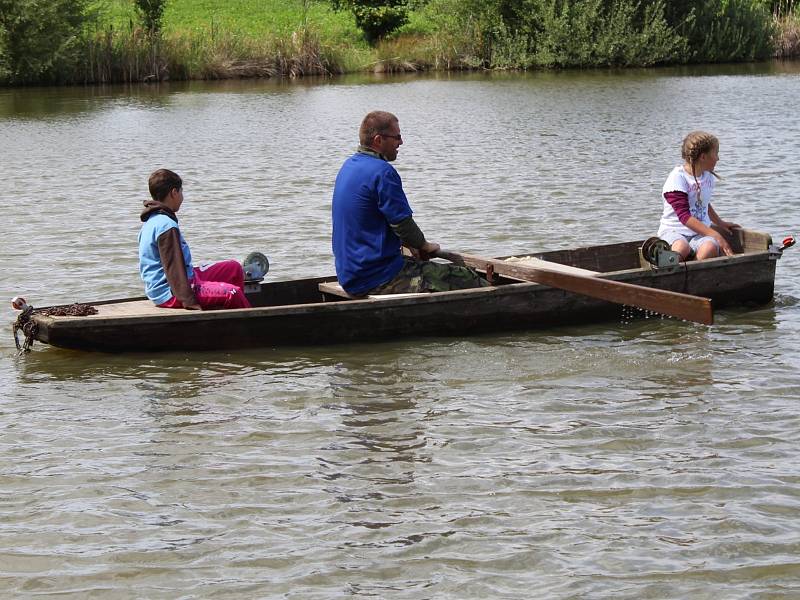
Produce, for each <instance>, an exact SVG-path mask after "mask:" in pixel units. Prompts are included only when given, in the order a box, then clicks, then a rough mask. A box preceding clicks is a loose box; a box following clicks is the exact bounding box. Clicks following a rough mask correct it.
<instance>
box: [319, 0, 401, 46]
mask: <svg viewBox="0 0 800 600" xmlns="http://www.w3.org/2000/svg"><path fill="white" fill-rule="evenodd" d="M332 4H333V5H334V7H335V8H336V9H340V8H346V9H349V10H350V11H351V12H352V13H353V16H355V18H356V25H358V27H359V28H360V29H361V31H363V32H364V37H365V38H366V39H367V41H368V42H369V43H370V44H373V43H375V42H376V41H377V40H379V39H381V38H383V37H385V36H387V35H388V34H390V33H392V32H393V31H395V30H396V29H397V28H399V27H400V26H402V25H403V24H405V23H406V22H407V21H408V3H407V0H332Z"/></svg>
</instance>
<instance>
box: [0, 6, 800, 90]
mask: <svg viewBox="0 0 800 600" xmlns="http://www.w3.org/2000/svg"><path fill="white" fill-rule="evenodd" d="M798 4H800V2H798ZM364 5H369V6H370V7H371V8H369V9H368V10H371V11H372V12H371V13H365V12H364V10H367V9H364V8H363V6H364ZM379 5H380V6H379ZM376 6H377V8H375V7H376ZM795 8H796V5H795V1H794V0H707V1H704V2H698V1H683V0H673V1H670V2H667V1H666V0H386V1H385V2H378V1H375V0H371V1H369V2H367V1H366V0H362V1H358V0H338V1H337V0H206V1H204V2H198V1H196V0H50V1H49V2H46V3H41V2H36V1H35V0H0V85H26V84H102V83H113V82H143V81H145V82H146V81H165V80H190V79H233V78H247V77H276V76H286V77H300V76H304V75H337V74H344V73H358V72H377V73H391V72H409V71H432V70H434V71H435V70H439V71H444V70H534V69H566V68H605V67H648V66H657V65H675V64H689V63H701V62H703V63H714V62H747V61H759V60H766V59H769V58H773V57H777V58H794V57H797V56H800V14H798V13H797V12H796V10H795ZM384 9H386V10H384ZM387 10H388V11H389V12H388V13H387V12H386V11H387ZM359 11H361V12H359ZM380 11H382V12H380ZM387 14H390V15H391V16H392V19H394V20H393V21H391V22H388V21H386V18H385V17H386V15H387ZM365 15H366V16H365ZM375 15H381V16H382V17H383V18H384V21H383V22H379V21H376V20H375V19H376V17H375ZM370 18H372V19H373V20H372V21H369V19H370ZM376 23H377V24H376ZM381 27H383V29H381Z"/></svg>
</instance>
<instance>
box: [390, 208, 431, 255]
mask: <svg viewBox="0 0 800 600" xmlns="http://www.w3.org/2000/svg"><path fill="white" fill-rule="evenodd" d="M390 225H391V227H392V231H394V232H395V234H397V237H399V238H400V243H401V244H403V246H405V247H406V248H408V249H409V250H411V252H412V254H414V256H415V257H417V258H421V259H422V260H427V259H428V258H429V255H430V254H433V253H435V252H436V251H437V250H439V244H435V243H433V242H428V241H426V240H425V235H424V234H423V233H422V230H421V229H420V228H419V226H418V225H417V223H416V222H415V221H414V218H413V217H408V218H407V219H403V220H402V221H400V222H399V223H390Z"/></svg>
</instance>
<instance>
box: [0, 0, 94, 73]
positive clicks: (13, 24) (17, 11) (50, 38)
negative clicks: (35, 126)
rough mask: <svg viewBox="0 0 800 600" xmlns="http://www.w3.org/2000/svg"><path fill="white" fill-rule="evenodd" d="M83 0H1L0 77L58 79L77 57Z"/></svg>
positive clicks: (84, 16) (83, 11) (79, 51)
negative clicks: (45, 0) (46, 0)
mask: <svg viewBox="0 0 800 600" xmlns="http://www.w3.org/2000/svg"><path fill="white" fill-rule="evenodd" d="M85 8H86V0H49V1H48V2H40V1H37V0H0V78H2V77H3V74H5V80H6V81H9V82H11V83H31V82H34V81H51V80H58V79H59V72H60V71H61V70H68V69H69V68H71V66H72V65H73V64H74V63H76V62H77V61H78V60H79V58H80V53H81V43H82V41H81V33H82V30H83V27H84V24H85V21H86V19H87V17H86V15H85Z"/></svg>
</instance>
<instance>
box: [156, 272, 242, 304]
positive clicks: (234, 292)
mask: <svg viewBox="0 0 800 600" xmlns="http://www.w3.org/2000/svg"><path fill="white" fill-rule="evenodd" d="M189 283H190V284H191V285H192V289H193V290H194V296H195V298H196V299H197V303H198V304H199V305H200V306H201V307H203V310H205V309H207V308H250V302H249V301H248V300H247V298H246V297H245V295H244V271H243V270H242V265H240V264H239V263H238V262H236V261H235V260H223V261H220V262H217V263H213V264H210V265H203V266H201V267H194V277H193V278H192V280H191V281H190V282H189ZM159 306H160V307H162V308H183V304H181V301H180V300H178V299H177V298H175V297H174V296H173V297H172V298H170V299H169V300H167V301H166V302H164V304H159Z"/></svg>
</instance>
